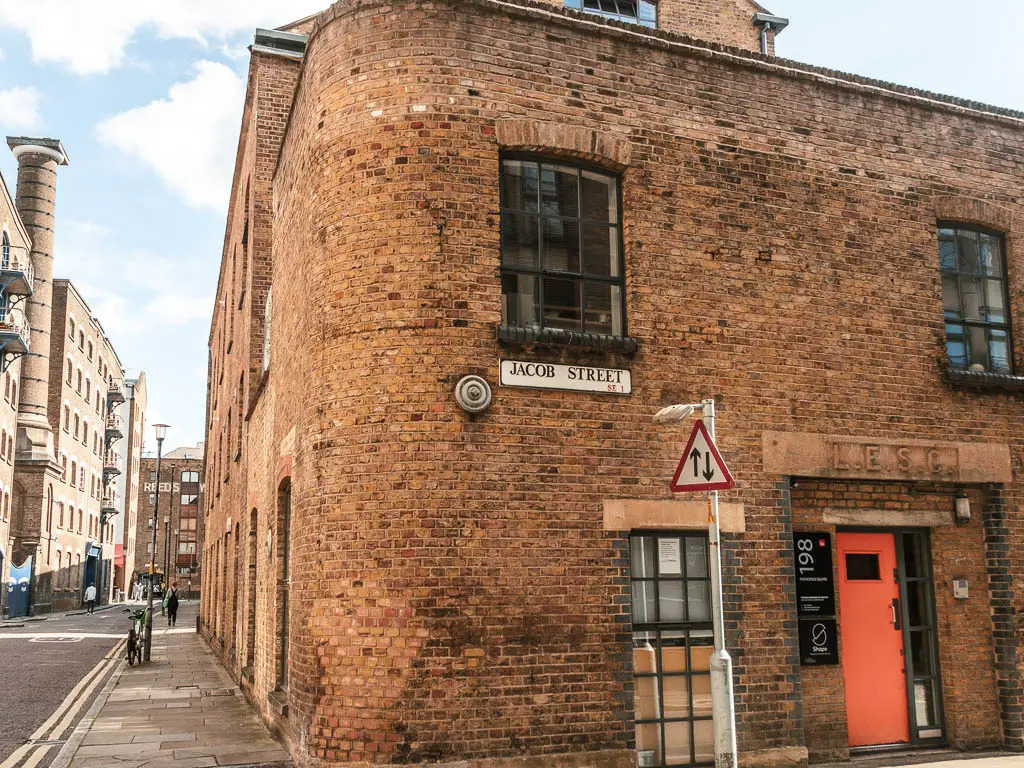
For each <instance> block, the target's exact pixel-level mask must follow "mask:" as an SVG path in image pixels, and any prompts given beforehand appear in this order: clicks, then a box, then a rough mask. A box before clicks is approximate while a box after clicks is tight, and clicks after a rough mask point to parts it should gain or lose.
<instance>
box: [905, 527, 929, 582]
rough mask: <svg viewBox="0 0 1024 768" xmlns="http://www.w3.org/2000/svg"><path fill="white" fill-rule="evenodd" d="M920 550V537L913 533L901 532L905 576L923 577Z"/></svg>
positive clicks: (912, 577) (922, 562)
mask: <svg viewBox="0 0 1024 768" xmlns="http://www.w3.org/2000/svg"><path fill="white" fill-rule="evenodd" d="M921 550H922V544H921V537H919V536H917V535H916V534H913V533H905V534H903V568H904V570H905V571H906V573H907V578H910V579H914V578H923V577H924V576H925V575H926V574H925V571H924V554H923V552H922V551H921Z"/></svg>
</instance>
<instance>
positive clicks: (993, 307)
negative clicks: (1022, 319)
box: [985, 280, 1006, 323]
mask: <svg viewBox="0 0 1024 768" xmlns="http://www.w3.org/2000/svg"><path fill="white" fill-rule="evenodd" d="M985 308H986V310H987V312H986V317H987V319H988V321H989V322H991V323H1005V322H1006V307H1005V302H1004V300H1003V284H1002V282H1000V281H999V280H986V281H985Z"/></svg>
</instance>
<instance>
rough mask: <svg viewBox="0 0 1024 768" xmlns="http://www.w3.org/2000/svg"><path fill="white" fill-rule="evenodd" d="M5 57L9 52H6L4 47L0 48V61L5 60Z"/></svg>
mask: <svg viewBox="0 0 1024 768" xmlns="http://www.w3.org/2000/svg"><path fill="white" fill-rule="evenodd" d="M5 58H7V54H6V53H4V49H3V48H0V61H3V60H4V59H5Z"/></svg>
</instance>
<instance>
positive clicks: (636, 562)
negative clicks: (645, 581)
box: [629, 536, 655, 579]
mask: <svg viewBox="0 0 1024 768" xmlns="http://www.w3.org/2000/svg"><path fill="white" fill-rule="evenodd" d="M629 555H630V563H631V565H632V568H633V578H634V579H639V578H644V577H653V576H654V564H655V561H654V539H653V538H651V537H650V536H644V537H640V536H634V537H633V538H632V539H631V540H630V542H629Z"/></svg>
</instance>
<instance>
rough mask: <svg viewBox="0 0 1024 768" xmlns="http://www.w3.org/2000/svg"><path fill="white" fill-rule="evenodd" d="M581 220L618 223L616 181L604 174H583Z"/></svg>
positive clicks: (588, 172) (587, 172)
mask: <svg viewBox="0 0 1024 768" xmlns="http://www.w3.org/2000/svg"><path fill="white" fill-rule="evenodd" d="M583 218H585V219H588V220H590V221H603V222H607V223H609V224H615V223H618V220H619V197H618V184H617V183H616V179H614V178H613V177H611V176H605V175H604V174H599V173H593V172H590V171H584V172H583Z"/></svg>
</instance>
